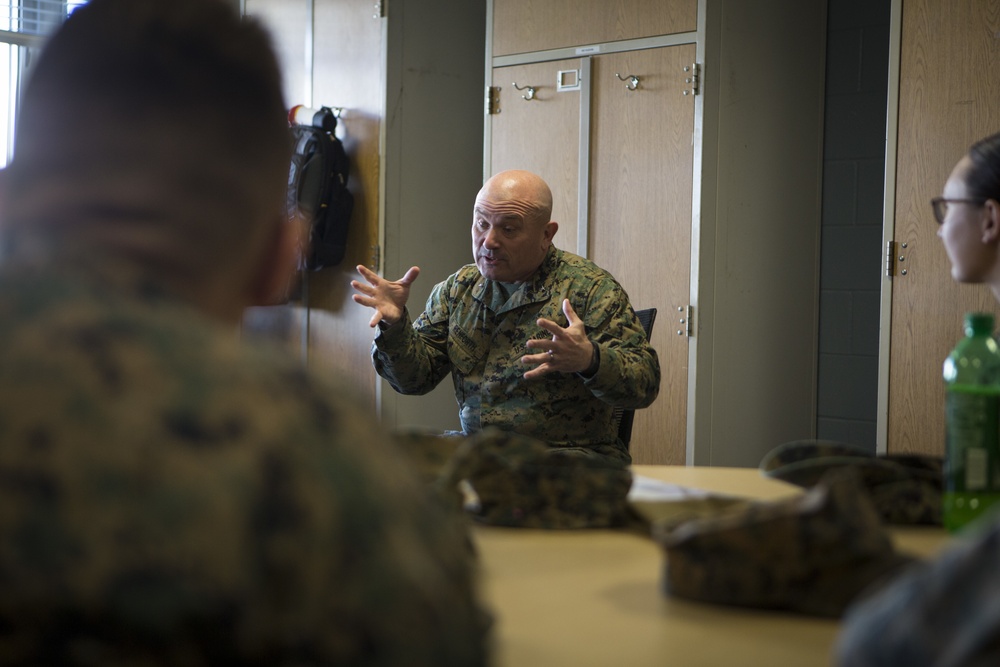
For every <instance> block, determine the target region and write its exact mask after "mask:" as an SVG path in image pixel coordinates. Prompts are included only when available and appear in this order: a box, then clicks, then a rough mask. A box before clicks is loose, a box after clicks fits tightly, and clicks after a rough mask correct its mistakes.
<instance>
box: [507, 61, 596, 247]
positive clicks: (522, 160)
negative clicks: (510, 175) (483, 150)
mask: <svg viewBox="0 0 1000 667" xmlns="http://www.w3.org/2000/svg"><path fill="white" fill-rule="evenodd" d="M570 70H572V71H574V72H579V70H580V60H579V59H573V60H558V61H553V62H544V63H532V64H529V65H516V66H511V67H498V68H495V69H494V70H493V83H492V85H493V86H495V87H497V88H499V89H500V94H499V109H500V112H499V113H497V114H494V115H492V116H491V117H490V126H491V127H490V130H491V141H490V174H491V175H492V174H496V173H497V172H500V171H503V170H505V169H526V170H528V171H531V172H534V173H536V174H538V175H540V176H541V177H542V178H544V179H545V182H546V183H548V184H549V187H550V188H551V189H552V219H553V220H555V221H556V222H558V223H559V231H558V232H556V237H555V245H556V246H557V247H559V248H562V249H563V250H568V251H569V252H573V253H575V252H577V228H578V225H577V215H578V208H579V206H578V203H577V200H578V192H579V165H580V91H579V90H564V91H558V90H557V89H556V84H557V77H558V74H559V72H560V71H570ZM514 84H517V86H518V87H521V88H522V90H517V89H516V88H515V87H514ZM525 86H530V87H532V88H534V93H533V94H530V95H529V93H528V91H527V90H525V89H523V88H524V87H525ZM526 97H531V99H525V98H526Z"/></svg>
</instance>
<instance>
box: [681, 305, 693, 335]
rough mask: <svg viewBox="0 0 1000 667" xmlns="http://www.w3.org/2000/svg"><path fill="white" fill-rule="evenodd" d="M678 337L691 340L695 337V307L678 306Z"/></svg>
mask: <svg viewBox="0 0 1000 667" xmlns="http://www.w3.org/2000/svg"><path fill="white" fill-rule="evenodd" d="M677 324H678V325H679V326H678V328H677V335H678V336H687V337H688V338H691V337H692V336H693V335H694V306H691V305H687V306H677Z"/></svg>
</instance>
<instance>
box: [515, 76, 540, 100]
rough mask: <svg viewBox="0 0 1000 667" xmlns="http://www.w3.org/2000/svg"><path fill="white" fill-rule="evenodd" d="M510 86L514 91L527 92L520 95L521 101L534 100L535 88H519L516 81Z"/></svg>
mask: <svg viewBox="0 0 1000 667" xmlns="http://www.w3.org/2000/svg"><path fill="white" fill-rule="evenodd" d="M510 85H512V86H514V89H515V90H527V91H528V92H526V93H525V94H524V95H521V99H525V100H533V99H535V88H534V86H519V85H517V81H513V82H511V84H510Z"/></svg>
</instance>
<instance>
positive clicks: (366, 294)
mask: <svg viewBox="0 0 1000 667" xmlns="http://www.w3.org/2000/svg"><path fill="white" fill-rule="evenodd" d="M358 273H360V274H361V277H362V278H364V279H365V280H366V281H367V284H366V283H363V282H360V281H358V280H352V281H351V287H353V288H354V290H355V291H356V292H358V294H354V295H352V296H351V298H352V299H354V302H355V303H360V304H361V305H362V306H367V307H369V308H374V309H375V314H374V315H372V319H371V320H370V321H369V322H368V326H370V327H374V326H375V325H377V324H378V323H379V322H385V323H386V324H387V325H389V326H392V325H393V324H395V323H396V322H398V321H399V320H400V319H401V318H402V317H403V308H405V307H406V301H407V299H409V298H410V285H411V284H412V283H413V281H414V280H416V279H417V276H419V275H420V268H419V267H416V266H411V267H410V270H409V271H407V272H406V275H404V276H403V277H402V278H400V279H399V280H395V281H393V280H386V279H385V278H380V277H379V275H378V274H377V273H375V272H374V271H372V270H371V269H369V268H368V267H366V266H360V265H359V266H358Z"/></svg>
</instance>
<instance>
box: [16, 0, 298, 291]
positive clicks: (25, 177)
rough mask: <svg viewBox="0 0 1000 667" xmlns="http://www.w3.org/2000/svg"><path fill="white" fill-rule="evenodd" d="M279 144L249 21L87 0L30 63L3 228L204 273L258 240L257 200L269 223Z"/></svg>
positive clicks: (276, 92) (278, 182)
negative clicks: (81, 239)
mask: <svg viewBox="0 0 1000 667" xmlns="http://www.w3.org/2000/svg"><path fill="white" fill-rule="evenodd" d="M289 153H290V147H289V139H288V131H287V112H286V107H285V104H284V101H283V99H282V93H281V75H280V70H279V67H278V63H277V60H276V57H275V55H274V51H273V49H272V47H271V43H270V39H269V37H268V35H267V33H266V32H265V31H264V30H263V29H262V28H261V27H260V26H259V25H258V24H256V23H255V22H253V21H251V20H241V19H240V17H239V16H238V15H237V12H236V11H235V10H234V9H233V8H232V7H231V6H230V4H227V3H224V2H222V1H221V0H91V2H90V3H89V4H87V5H84V6H83V7H81V8H79V9H77V10H76V11H74V12H73V14H72V15H71V16H70V17H69V18H68V19H67V20H66V22H65V23H64V24H63V26H62V27H61V28H60V29H59V30H58V31H57V32H56V33H55V34H54V35H53V37H52V38H51V39H50V40H49V42H48V43H47V44H46V45H45V47H44V49H43V51H42V53H41V56H40V57H39V58H38V60H37V62H36V63H35V64H34V66H33V68H32V70H31V74H30V77H29V80H28V83H27V86H26V88H25V91H24V96H23V102H22V110H21V114H20V117H19V120H18V130H17V134H16V141H15V153H14V159H13V161H12V164H11V166H10V168H9V169H8V182H9V189H8V192H9V196H8V199H9V200H10V202H7V203H5V204H6V209H7V210H6V211H5V214H6V215H5V218H6V219H5V220H4V224H5V226H6V227H7V228H8V229H9V230H12V231H13V232H14V235H15V237H16V236H17V234H18V233H22V234H23V233H25V232H26V231H27V232H28V233H29V234H30V233H31V231H32V230H38V231H37V232H36V236H39V234H40V233H48V235H49V236H50V237H52V238H54V239H62V242H63V243H64V244H66V245H69V244H72V243H75V242H76V241H77V240H78V239H77V238H76V237H77V236H79V235H80V234H86V233H87V231H86V230H88V229H99V230H100V231H99V232H96V233H93V234H91V237H87V238H88V241H91V240H93V239H97V241H95V243H98V244H99V247H100V249H104V248H106V247H107V248H110V249H112V250H113V251H116V252H119V253H120V254H129V253H131V254H133V255H135V254H136V253H145V254H153V255H156V254H157V253H158V254H159V255H161V259H163V262H164V263H165V264H169V263H171V262H174V261H175V259H177V258H180V259H178V264H184V263H186V264H187V266H186V267H181V266H177V267H175V270H176V271H177V272H181V271H189V272H190V271H191V270H192V268H193V266H194V265H195V264H200V265H201V266H204V267H206V270H208V267H210V266H212V262H213V259H212V258H211V255H212V254H214V255H216V257H215V259H214V261H215V262H216V264H218V263H219V260H220V259H224V258H221V257H219V254H220V252H221V251H223V250H225V251H227V252H230V253H236V254H237V255H239V254H240V253H241V252H243V251H244V249H245V250H247V251H248V252H249V251H250V247H251V246H252V245H253V243H256V242H259V240H260V239H259V238H258V236H261V235H263V231H262V230H261V229H255V227H258V228H259V227H263V225H261V224H256V225H255V224H254V223H259V222H260V220H259V218H261V217H262V215H263V214H264V213H265V212H264V211H262V209H263V208H267V209H268V210H267V211H266V214H267V215H268V216H269V218H268V219H269V220H272V221H273V220H275V219H277V217H278V215H277V214H278V212H279V210H280V209H281V204H282V203H283V188H284V184H285V182H286V179H287V169H288V156H289ZM116 220H118V221H119V222H117V223H116ZM150 221H152V223H151V222H150ZM163 221H167V224H163ZM178 221H184V222H183V224H184V225H187V228H186V229H184V228H181V227H180V226H178ZM115 224H118V225H119V227H118V228H116V227H114V225H115ZM144 225H145V226H144ZM157 225H159V227H157ZM170 226H174V227H177V228H176V229H175V230H173V231H171V230H169V229H166V228H168V227H170ZM123 229H125V230H126V233H120V232H121V230H123ZM53 231H55V232H57V233H54V234H53V233H52V232H53ZM168 232H170V233H173V234H174V236H175V237H177V239H178V240H176V241H175V240H170V239H167V233H168ZM130 235H131V236H132V240H131V241H129V240H127V239H128V238H129V236H130ZM179 239H186V241H187V246H186V247H185V246H183V245H182V244H181V243H180V240H179ZM255 239H256V240H255ZM58 242H59V241H53V242H52V243H58ZM128 243H131V244H132V245H131V247H127V245H128ZM115 244H118V247H115ZM11 245H12V246H13V247H16V245H17V244H16V243H14V244H11ZM161 246H162V249H161ZM244 246H245V248H244ZM199 252H200V253H201V254H202V256H201V257H195V255H197V254H198V253H199ZM184 255H190V256H184ZM182 256H184V257H182Z"/></svg>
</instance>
